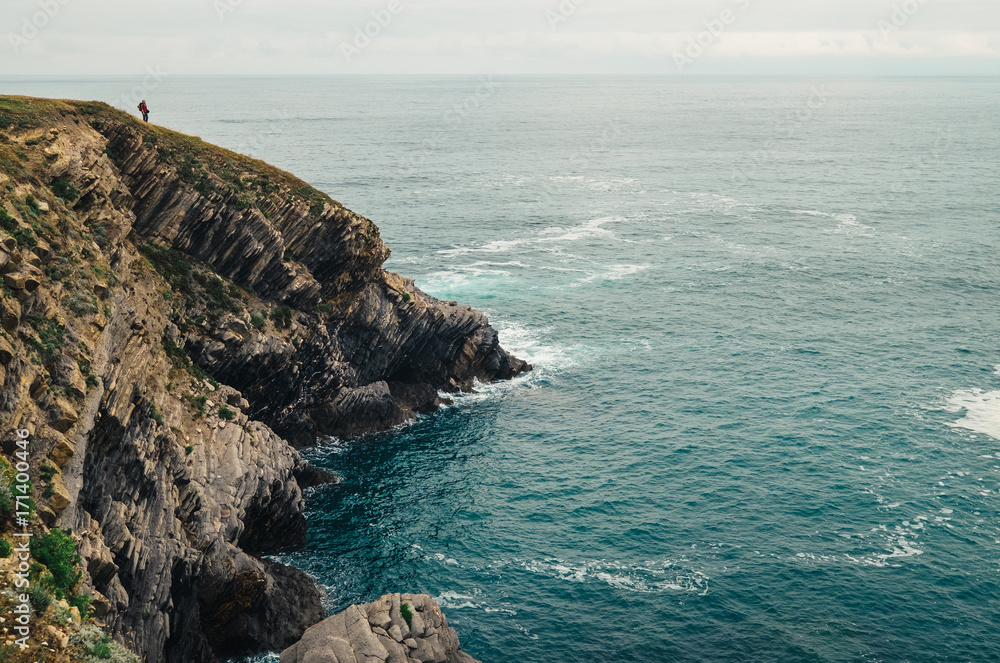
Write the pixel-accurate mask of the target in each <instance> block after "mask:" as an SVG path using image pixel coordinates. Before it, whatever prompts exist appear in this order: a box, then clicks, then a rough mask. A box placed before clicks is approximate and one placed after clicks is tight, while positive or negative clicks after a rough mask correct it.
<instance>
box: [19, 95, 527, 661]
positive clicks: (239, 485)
mask: <svg viewBox="0 0 1000 663" xmlns="http://www.w3.org/2000/svg"><path fill="white" fill-rule="evenodd" d="M0 129H3V130H4V132H3V133H0V195H2V198H3V200H2V203H0V210H2V211H0V272H2V274H3V292H2V295H3V296H2V299H0V322H2V325H3V331H2V332H0V381H2V384H3V388H2V390H0V416H2V418H3V424H4V425H3V431H4V432H3V437H2V442H3V450H4V453H5V454H6V455H7V456H8V457H10V454H11V453H12V452H13V451H14V450H15V448H16V446H15V445H16V442H17V436H16V435H15V432H14V431H15V430H27V431H28V432H29V433H30V436H31V444H32V449H31V453H32V458H33V461H32V470H31V473H32V479H33V481H34V488H33V490H34V498H35V500H36V501H37V502H38V510H37V517H38V519H39V521H40V522H37V523H36V524H35V525H34V526H33V527H34V529H35V531H36V534H37V535H41V534H42V533H43V532H44V531H46V530H48V529H49V528H52V527H57V526H58V527H64V528H68V529H71V530H72V531H73V533H74V538H75V540H76V543H77V548H78V551H79V553H80V554H81V556H82V567H83V578H82V580H81V581H80V583H79V584H78V585H76V586H74V587H73V588H72V590H71V593H74V594H80V595H89V596H91V597H93V599H94V600H93V603H92V609H93V613H94V615H95V617H96V619H98V620H99V622H100V623H102V624H104V625H105V626H106V628H107V629H108V630H109V631H110V633H112V634H113V635H114V637H115V638H116V639H117V640H119V641H121V642H123V643H125V644H126V645H127V646H128V648H129V649H131V650H132V651H135V652H137V653H139V654H141V655H142V656H143V657H144V660H146V661H148V662H150V663H166V662H170V663H174V662H176V663H199V662H202V661H211V660H214V659H215V658H216V657H223V656H232V655H242V654H251V653H255V652H258V651H262V650H266V649H281V648H284V647H287V646H289V645H291V644H292V643H294V642H296V640H298V638H299V637H300V636H301V635H302V633H303V632H304V631H305V629H306V628H307V627H309V626H311V625H312V624H315V623H316V622H318V621H319V620H320V619H322V617H323V611H322V608H321V605H320V595H319V591H318V589H317V588H316V586H315V583H314V582H313V581H312V580H311V579H310V578H309V577H307V576H306V575H305V574H303V573H301V572H299V571H297V570H295V569H292V568H289V567H286V566H282V565H281V564H277V563H274V562H269V561H266V560H264V559H262V558H261V557H260V556H261V555H263V554H266V553H270V552H274V551H278V550H281V549H284V548H289V547H293V546H295V545H298V544H299V543H300V542H301V541H302V538H303V536H304V533H305V528H306V522H305V518H304V516H303V509H304V500H303V497H302V488H303V487H304V486H313V485H318V484H323V483H328V482H330V481H332V480H333V479H334V478H332V477H329V476H326V475H324V474H323V473H322V472H320V471H318V470H316V469H314V468H311V467H309V466H308V464H306V463H305V462H303V460H302V459H301V457H300V456H299V454H298V452H297V451H296V450H295V449H294V448H293V446H292V445H290V444H289V442H291V443H293V444H294V445H296V446H302V445H306V444H309V443H311V442H312V441H314V440H315V439H316V438H317V437H318V436H322V435H344V434H357V433H365V432H370V431H374V430H379V429H384V428H387V427H391V426H394V425H397V424H400V423H403V422H405V421H407V420H409V419H412V418H413V417H414V416H415V413H417V412H420V411H425V410H429V409H432V408H434V407H436V406H437V405H438V404H439V403H440V402H441V400H440V397H439V395H438V394H439V391H446V392H448V391H451V392H456V391H461V390H468V389H471V387H472V385H473V383H474V382H475V381H477V380H479V381H489V380H495V379H507V378H512V377H514V376H516V375H517V374H518V373H520V372H522V371H525V370H530V367H529V366H527V365H526V364H524V363H523V362H521V361H519V360H518V359H515V358H514V357H512V356H510V355H509V354H508V353H507V352H505V351H504V350H503V349H502V348H501V347H500V345H499V342H498V339H497V334H496V332H495V331H494V330H493V329H492V328H491V327H490V326H489V324H488V322H487V320H486V318H485V317H484V316H483V315H482V314H480V313H478V312H476V311H473V310H472V309H469V308H467V307H461V306H458V305H456V304H454V303H445V302H440V301H438V300H436V299H434V298H432V297H430V296H428V295H426V294H424V293H423V292H421V291H420V290H418V289H417V288H416V287H414V285H413V282H412V281H409V280H406V279H403V278H402V277H399V276H397V275H394V274H391V273H388V272H386V271H384V270H383V269H382V263H383V262H384V260H385V259H386V258H387V257H388V255H389V251H388V249H387V248H386V247H385V245H384V244H383V243H382V242H381V240H380V239H379V234H378V229H377V228H376V227H375V225H374V224H373V223H372V222H371V221H369V220H367V219H365V218H363V217H361V216H359V215H357V214H354V213H353V212H350V211H349V210H347V209H345V208H344V207H342V206H341V205H339V204H338V203H336V202H335V201H333V200H331V199H329V198H328V197H327V196H325V195H324V194H321V193H320V192H318V191H316V190H314V189H312V188H311V187H308V186H307V185H306V184H304V183H303V182H301V181H299V180H297V179H295V178H294V177H292V176H290V175H288V174H287V173H284V172H282V171H279V170H277V169H274V168H272V167H270V166H267V165H266V164H263V163H261V162H259V161H255V160H252V159H248V158H246V157H242V156H240V155H237V154H234V153H231V152H227V151H225V150H221V149H219V148H216V147H213V146H210V145H207V144H205V143H203V142H201V141H200V140H198V139H195V138H191V137H188V136H183V135H180V134H176V133H173V132H169V131H165V130H163V129H159V128H156V127H152V126H150V125H144V124H142V123H139V122H137V121H135V120H134V119H132V118H130V117H128V116H127V115H125V114H122V113H120V112H118V111H115V110H114V109H111V108H110V107H108V106H105V105H103V104H96V103H89V104H85V103H79V102H57V101H46V100H32V99H26V98H11V97H0ZM2 469H3V468H0V470H2ZM9 518H10V514H9V513H4V512H2V499H0V532H2V531H3V530H4V529H8V528H9V527H10V525H11V524H12V523H11V522H10V521H9ZM4 600H5V599H3V598H2V597H0V603H2V602H3V601H4ZM431 614H438V613H433V610H432V611H431ZM43 617H44V615H43ZM435 623H437V622H435ZM442 623H443V618H442ZM448 633H450V632H448ZM444 635H447V633H445V634H444ZM444 635H443V636H442V637H444ZM39 637H40V636H39ZM39 646H40V645H39ZM432 649H433V647H432ZM449 651H450V650H449ZM15 660H16V659H15ZM25 660H27V659H25ZM418 660H429V659H418ZM449 660H450V659H449ZM455 660H460V659H455Z"/></svg>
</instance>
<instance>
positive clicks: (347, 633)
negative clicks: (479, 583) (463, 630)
mask: <svg viewBox="0 0 1000 663" xmlns="http://www.w3.org/2000/svg"><path fill="white" fill-rule="evenodd" d="M402 606H405V608H402ZM404 612H405V613H407V614H408V616H409V618H408V619H407V617H406V616H404V614H403V613H404ZM362 662H364V663H432V662H433V663H479V662H478V661H476V659H474V658H472V657H471V656H469V655H468V654H466V653H465V652H463V651H461V649H460V647H459V641H458V634H457V633H456V632H455V629H453V628H451V627H450V626H448V620H447V618H446V617H445V616H444V614H443V613H442V612H441V607H440V606H439V605H438V604H437V603H436V602H435V601H434V599H432V598H431V597H430V596H428V595H426V594H387V595H386V596H383V597H382V598H380V599H379V600H377V601H373V602H371V603H365V604H363V605H352V606H351V607H350V608H348V609H347V610H344V611H343V612H341V613H339V614H336V615H334V616H333V617H330V618H329V619H325V620H324V621H322V622H320V623H319V624H317V625H315V626H313V627H312V628H310V629H309V630H307V631H306V632H305V634H304V635H303V636H302V639H301V640H299V641H298V642H297V643H295V644H294V645H293V646H291V647H289V648H288V649H286V650H285V651H284V652H282V654H281V661H280V663H362Z"/></svg>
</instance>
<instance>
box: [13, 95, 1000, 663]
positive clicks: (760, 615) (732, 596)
mask: <svg viewBox="0 0 1000 663" xmlns="http://www.w3.org/2000/svg"><path fill="white" fill-rule="evenodd" d="M133 84H134V82H131V81H126V80H124V79H116V80H97V79H94V80H81V79H74V80H72V81H57V80H45V81H29V80H16V81H15V80H11V79H6V81H5V82H3V83H0V89H2V90H4V91H20V92H25V93H32V94H44V95H48V96H72V97H92V98H103V99H116V98H118V97H120V95H121V94H123V93H125V92H127V90H128V88H129V87H130V86H131V85H133ZM477 89H478V93H479V96H478V97H477V96H475V95H476V92H477ZM145 96H146V97H147V98H148V99H149V103H150V107H151V108H152V111H153V114H152V119H153V120H154V121H157V122H162V123H163V124H166V125H168V126H171V127H173V128H176V129H179V130H182V131H186V132H190V133H196V134H198V135H200V136H202V137H203V138H205V139H206V140H211V141H213V142H218V143H221V144H223V145H226V146H229V147H233V148H237V149H242V150H243V151H250V152H252V153H253V154H255V155H256V156H260V157H262V158H265V159H267V160H268V161H271V162H272V163H275V164H276V165H279V166H281V167H284V168H287V169H289V170H292V171H294V172H296V173H297V174H299V175H301V176H303V177H304V179H306V180H308V181H310V182H311V183H313V184H315V185H317V186H319V187H320V188H322V189H323V190H325V191H327V192H328V193H330V194H331V195H332V196H334V197H335V198H337V199H338V200H340V201H341V202H343V203H344V204H346V205H348V206H349V207H351V208H352V209H355V210H356V211H358V212H360V213H363V214H365V215H367V216H369V217H371V218H373V219H374V220H376V221H377V222H378V224H379V226H380V227H381V229H382V235H383V237H384V238H385V239H386V241H387V242H388V243H389V245H390V246H391V247H392V248H393V257H392V258H391V260H390V261H389V265H388V266H389V267H390V268H391V269H393V270H396V271H399V272H402V273H404V274H406V275H408V276H412V277H415V278H416V279H417V283H418V285H420V286H421V287H422V288H423V289H425V290H426V291H428V292H430V293H432V294H434V295H437V296H439V297H442V298H447V299H458V300H461V301H463V302H465V303H468V304H471V305H474V306H476V307H478V308H481V309H483V310H486V311H487V312H488V313H489V314H490V316H491V318H492V319H493V321H494V323H495V325H496V326H497V327H498V328H499V329H500V330H501V341H502V342H503V343H504V344H505V345H506V346H507V347H509V348H511V349H513V350H515V352H516V353H517V354H519V356H522V357H524V358H526V359H529V360H530V361H531V362H532V363H534V364H535V365H536V367H537V370H536V371H535V372H534V373H532V374H530V375H528V376H525V377H522V378H519V379H518V380H516V381H515V382H513V383H510V384H502V385H490V386H486V387H484V388H483V389H482V390H481V392H480V393H479V394H475V395H468V396H464V397H461V398H459V399H458V401H457V402H456V404H455V405H454V406H452V407H448V408H444V409H442V410H440V411H438V412H437V413H435V414H433V415H430V416H425V417H423V418H421V419H420V420H419V421H418V422H416V423H415V424H413V425H411V426H408V427H406V428H403V429H401V430H397V431H394V432H391V433H386V434H382V435H377V436H373V437H370V438H363V439H357V440H331V441H329V442H327V443H324V444H323V445H321V446H320V447H318V448H317V449H315V450H313V451H311V452H309V453H308V456H309V458H310V459H311V460H312V461H314V462H315V463H317V464H318V465H322V466H323V467H327V468H330V469H332V470H334V471H336V472H338V473H339V474H341V475H342V476H343V477H344V483H343V484H342V485H341V486H340V487H338V488H336V489H333V490H330V489H324V490H321V491H319V492H314V493H312V494H311V495H310V498H309V518H310V522H311V532H310V535H309V540H308V543H307V545H306V547H305V548H304V549H303V550H301V551H297V552H294V553H291V554H288V555H285V556H283V557H281V559H282V560H283V561H287V562H289V563H292V564H295V565H297V566H300V567H302V568H305V569H307V570H308V571H309V572H310V573H312V574H313V575H315V576H316V577H317V578H318V579H319V581H320V582H321V583H322V584H323V585H324V586H325V587H326V589H327V592H328V597H327V604H328V607H329V609H330V610H338V609H341V608H343V607H344V606H346V605H348V604H350V603H354V602H358V601H364V600H370V599H372V598H375V597H377V596H379V595H381V594H383V593H385V592H388V591H398V590H403V591H423V592H428V593H430V594H432V595H434V596H436V597H438V600H439V601H440V602H441V604H442V605H443V606H444V607H445V608H446V612H447V614H448V616H449V620H450V621H451V622H452V624H453V625H454V626H456V628H457V629H458V631H459V634H460V635H461V637H462V639H463V642H464V643H465V647H466V649H467V651H469V652H470V653H471V654H473V655H474V656H476V657H477V658H481V659H482V660H483V661H485V662H486V663H501V662H508V661H517V662H525V663H534V662H546V663H548V662H552V663H563V662H571V661H588V662H590V661H640V662H668V661H669V662H674V661H692V662H694V661H720V662H721V661H748V662H749V661H754V662H756V661H762V662H782V663H784V662H789V663H791V662H799V661H817V662H819V661H865V662H875V661H884V662H887V663H888V662H896V661H913V662H917V661H955V662H959V661H995V660H1000V628H998V627H1000V616H998V610H1000V591H998V588H997V581H998V579H1000V554H998V548H1000V527H998V515H1000V513H998V509H1000V368H997V365H998V364H1000V306H998V302H1000V266H998V260H997V255H998V250H1000V235H998V221H1000V219H998V215H1000V212H998V210H1000V194H998V187H997V185H998V172H1000V171H998V166H997V156H998V154H1000V141H998V139H997V137H996V127H997V126H998V121H1000V81H998V80H995V79H978V80H976V79H968V80H946V79H926V80H848V79H820V80H791V79H789V80H757V81H747V80H723V79H713V80H685V81H677V80H669V79H627V80H613V79H587V78H579V79H571V78H563V79H545V78H520V79H516V78H496V79H493V80H492V81H490V80H486V82H485V83H484V82H483V81H481V80H479V79H475V78H448V79H435V78H427V79H393V78H382V79H366V78H340V79H288V80H276V79H275V80H268V79H225V80H224V79H182V78H180V77H171V78H168V79H167V80H165V81H164V82H163V84H162V85H161V86H160V87H159V88H158V89H156V90H154V91H150V92H149V93H148V94H146V95H145ZM463 104H464V109H463V113H462V114H459V113H457V112H455V111H454V108H455V106H456V105H458V106H459V107H461V106H462V105H463Z"/></svg>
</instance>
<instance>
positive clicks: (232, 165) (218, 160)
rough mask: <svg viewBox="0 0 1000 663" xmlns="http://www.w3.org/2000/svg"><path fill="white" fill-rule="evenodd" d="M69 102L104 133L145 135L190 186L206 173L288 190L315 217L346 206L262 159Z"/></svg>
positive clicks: (242, 186) (98, 106) (241, 185)
mask: <svg viewBox="0 0 1000 663" xmlns="http://www.w3.org/2000/svg"><path fill="white" fill-rule="evenodd" d="M43 101H44V100H43ZM65 103H66V104H68V105H70V106H71V107H73V108H75V109H76V110H77V112H79V113H80V114H82V115H85V116H87V117H88V119H89V121H90V124H91V126H93V127H94V128H95V129H97V130H98V131H100V130H101V126H102V123H105V122H109V121H110V122H118V123H120V124H124V125H126V126H128V127H130V128H131V129H133V130H135V131H136V132H137V133H139V134H140V135H142V136H143V142H145V143H146V144H147V145H149V146H151V147H154V148H155V149H156V150H157V152H158V153H159V155H160V159H161V160H163V161H165V162H167V163H169V164H170V165H172V166H174V167H175V168H177V169H178V171H179V172H180V174H181V177H182V178H184V179H185V180H186V181H188V182H189V183H192V184H195V185H197V184H198V183H199V177H198V175H199V174H200V171H202V170H204V171H207V172H210V173H212V174H213V175H215V176H217V177H219V178H220V179H222V180H223V181H224V182H226V183H227V184H228V185H230V186H231V187H232V188H233V189H234V190H236V191H237V192H244V191H246V190H247V189H248V188H256V189H257V190H259V191H260V192H261V193H262V194H264V195H267V194H269V193H272V192H273V190H274V189H276V188H279V187H280V188H285V189H287V190H288V192H289V193H290V195H292V196H294V197H297V198H300V199H302V200H303V201H305V202H306V203H308V204H309V205H310V208H311V209H312V211H313V213H314V214H318V213H319V211H321V210H322V206H323V205H324V204H329V205H331V206H333V207H343V205H341V204H340V203H338V202H337V201H336V200H334V199H333V198H331V197H330V196H328V195H327V194H325V193H323V192H322V191H319V190H317V189H315V188H313V187H312V186H310V185H309V184H307V183H306V182H304V181H303V180H301V179H299V178H298V177H296V176H294V175H292V174H291V173H288V172H286V171H283V170H281V169H280V168H276V167H274V166H272V165H271V164H269V163H267V162H265V161H261V160H260V159H254V158H252V157H248V156H246V155H244V154H239V153H238V152H233V151H232V150H227V149H226V148H224V147H219V146H218V145H213V144H211V143H207V142H205V141H203V140H202V139H201V138H199V137H198V136H189V135H187V134H182V133H180V132H178V131H172V130H170V129H166V128H164V127H161V126H157V125H156V124H150V123H146V122H143V121H141V120H140V119H138V118H136V117H133V116H132V115H130V114H128V113H125V112H123V111H120V110H118V109H117V108H113V107H112V106H109V105H108V104H105V103H103V102H94V101H91V102H81V101H67V102H65Z"/></svg>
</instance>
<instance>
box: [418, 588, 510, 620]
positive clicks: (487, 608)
mask: <svg viewBox="0 0 1000 663" xmlns="http://www.w3.org/2000/svg"><path fill="white" fill-rule="evenodd" d="M434 600H435V601H437V603H438V605H440V606H441V607H442V608H444V609H445V610H461V609H470V610H482V611H483V612H489V613H501V614H504V615H510V616H514V615H517V611H516V610H513V609H511V608H508V607H499V608H498V607H495V606H491V605H489V604H488V601H487V600H484V597H483V596H482V594H481V592H478V591H477V592H475V594H474V595H473V594H462V593H461V592H454V591H447V592H441V595H440V596H435V597H434ZM449 621H451V620H449Z"/></svg>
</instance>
